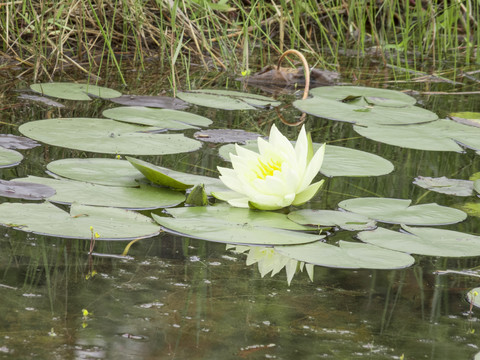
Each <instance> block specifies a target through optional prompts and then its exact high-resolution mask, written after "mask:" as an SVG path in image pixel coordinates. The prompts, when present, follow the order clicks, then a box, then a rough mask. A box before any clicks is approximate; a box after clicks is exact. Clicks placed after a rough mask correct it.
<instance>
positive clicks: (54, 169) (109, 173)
mask: <svg viewBox="0 0 480 360" xmlns="http://www.w3.org/2000/svg"><path fill="white" fill-rule="evenodd" d="M47 170H48V171H50V172H51V173H53V174H55V175H58V176H61V177H64V178H68V179H72V180H78V181H84V182H90V183H94V184H100V185H109V186H126V187H138V181H137V180H141V179H145V177H144V176H143V175H142V174H141V173H140V172H139V171H138V170H137V169H135V167H134V166H133V165H132V164H130V163H129V162H128V161H127V160H118V159H102V158H88V159H76V158H70V159H61V160H55V161H52V162H51V163H49V164H47Z"/></svg>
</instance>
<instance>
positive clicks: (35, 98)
mask: <svg viewBox="0 0 480 360" xmlns="http://www.w3.org/2000/svg"><path fill="white" fill-rule="evenodd" d="M18 98H19V99H22V100H29V101H36V102H41V103H42V104H45V105H47V106H54V107H56V108H64V107H65V105H63V104H60V103H59V102H57V101H54V100H52V99H50V98H47V97H45V96H38V95H30V94H20V95H19V96H18Z"/></svg>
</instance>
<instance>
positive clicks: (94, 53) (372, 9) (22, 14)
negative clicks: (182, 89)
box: [0, 0, 480, 85]
mask: <svg viewBox="0 0 480 360" xmlns="http://www.w3.org/2000/svg"><path fill="white" fill-rule="evenodd" d="M477 19H480V3H479V2H477V1H473V0H450V1H446V0H431V1H420V0H383V1H379V0H352V1H346V0H326V1H316V0H306V1H302V2H300V1H293V0H279V1H264V0H60V1H58V0H56V1H53V0H45V1H36V0H3V2H2V0H0V28H2V29H3V30H2V32H1V33H0V36H1V38H0V39H1V44H0V52H1V53H0V68H8V67H9V66H12V65H15V66H16V65H18V64H19V63H20V64H22V65H23V68H24V69H25V72H32V73H33V78H34V80H37V79H38V78H39V77H40V76H42V77H47V78H48V77H51V76H52V75H53V74H55V73H56V72H58V71H64V70H65V69H68V68H70V67H75V68H78V69H80V70H82V71H84V72H85V73H87V74H92V73H94V72H95V71H100V70H101V69H102V68H104V67H105V66H110V65H113V66H115V67H116V69H117V71H118V73H119V74H120V76H122V63H123V62H124V61H128V62H129V63H130V62H131V61H133V62H134V63H136V64H137V65H140V66H143V64H144V63H145V62H146V61H150V60H151V59H158V60H159V63H160V64H161V65H162V66H167V67H169V68H167V69H165V71H170V72H171V82H173V83H174V82H175V71H185V70H188V69H187V68H188V67H190V66H191V65H193V64H197V65H200V66H202V67H204V68H205V69H218V70H223V71H230V72H236V73H240V72H241V71H242V70H246V69H248V68H249V67H250V66H251V65H250V64H255V66H263V65H266V64H270V63H273V62H274V61H275V60H276V59H277V58H278V57H279V56H280V54H281V53H282V52H283V51H284V50H286V49H288V48H294V49H298V50H300V51H301V52H302V53H303V54H305V56H306V57H307V59H308V60H309V63H310V64H312V65H313V66H314V67H317V68H334V67H335V66H337V64H338V59H339V56H342V55H344V54H345V53H346V52H348V53H351V52H352V51H353V53H354V54H355V55H357V56H359V57H360V56H364V55H365V54H371V53H374V54H375V55H376V56H379V57H380V58H381V59H382V60H383V61H384V63H386V64H387V63H388V64H394V65H396V66H404V67H407V68H413V69H415V68H417V66H419V65H420V64H422V63H424V62H426V61H428V62H430V63H431V64H432V65H433V66H434V67H435V65H438V64H441V63H442V62H443V61H444V60H445V59H446V58H449V59H452V58H453V60H454V62H456V61H458V59H460V58H461V59H462V62H463V63H466V64H468V63H470V62H476V61H478V55H479V54H478V51H479V47H478V45H479V43H480V31H479V29H478V21H477ZM173 85H174V84H173Z"/></svg>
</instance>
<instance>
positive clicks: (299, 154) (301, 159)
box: [295, 125, 308, 175]
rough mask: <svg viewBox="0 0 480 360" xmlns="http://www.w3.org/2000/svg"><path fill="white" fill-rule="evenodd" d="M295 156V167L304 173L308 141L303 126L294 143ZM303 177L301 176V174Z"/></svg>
mask: <svg viewBox="0 0 480 360" xmlns="http://www.w3.org/2000/svg"><path fill="white" fill-rule="evenodd" d="M295 154H296V160H297V166H298V168H299V169H302V172H304V171H305V170H304V169H306V167H307V157H308V139H307V133H306V132H305V125H303V126H302V129H301V130H300V134H298V139H297V142H296V143H295ZM302 175H303V174H302Z"/></svg>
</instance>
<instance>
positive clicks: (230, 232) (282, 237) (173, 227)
mask: <svg viewBox="0 0 480 360" xmlns="http://www.w3.org/2000/svg"><path fill="white" fill-rule="evenodd" d="M187 209H193V210H185V211H183V209H181V208H176V209H170V210H173V211H172V212H170V213H171V214H172V215H174V216H175V215H177V214H178V215H179V216H178V217H173V218H171V217H161V216H158V215H156V214H152V216H153V218H154V220H155V221H156V222H158V223H159V224H160V225H161V226H162V227H163V228H164V229H165V231H168V232H171V233H173V234H177V235H185V236H189V237H192V238H196V239H203V240H207V241H214V242H221V243H226V244H244V245H265V246H270V245H292V244H304V243H308V242H312V241H317V240H319V239H321V238H323V237H324V236H322V235H312V234H306V233H303V232H296V231H291V230H284V229H279V228H275V227H268V226H257V225H256V224H263V223H266V224H271V223H272V222H273V224H274V225H275V226H278V225H281V226H285V225H282V224H281V221H280V222H279V221H278V220H277V219H275V218H273V217H272V218H268V216H267V217H265V215H264V214H262V212H259V213H260V214H262V215H259V220H258V221H257V220H253V221H252V222H242V219H243V220H245V218H247V219H249V220H250V216H251V219H256V216H252V215H249V214H247V215H246V216H245V215H243V216H239V219H237V218H235V217H233V216H232V217H227V216H225V215H224V213H225V207H218V209H216V207H215V208H213V207H192V208H187ZM211 209H214V210H211ZM219 210H220V211H219ZM236 210H248V209H235V210H232V214H237V211H236ZM229 211H230V210H229ZM252 211H253V210H252ZM238 214H241V212H238ZM243 214H246V213H245V212H244V213H243ZM272 214H274V213H272ZM195 215H198V216H195ZM209 215H212V216H209ZM213 216H215V217H213ZM283 220H284V221H287V222H289V220H288V219H286V217H284V218H283ZM290 223H291V226H293V227H295V226H297V227H298V226H300V225H298V224H295V223H293V222H290Z"/></svg>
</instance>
